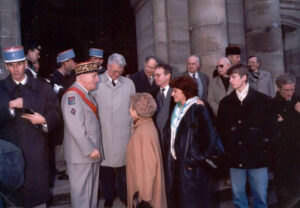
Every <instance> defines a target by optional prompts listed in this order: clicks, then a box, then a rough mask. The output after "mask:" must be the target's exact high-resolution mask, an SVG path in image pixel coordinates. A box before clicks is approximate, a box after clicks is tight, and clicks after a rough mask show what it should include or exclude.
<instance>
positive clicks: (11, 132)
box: [0, 47, 60, 207]
mask: <svg viewBox="0 0 300 208" xmlns="http://www.w3.org/2000/svg"><path fill="white" fill-rule="evenodd" d="M3 57H4V61H5V63H14V62H21V61H25V56H24V50H23V47H12V48H7V49H4V50H3ZM24 73H25V72H24ZM0 88H1V90H0V91H3V92H4V93H5V94H7V95H8V97H9V99H8V100H6V102H7V103H6V105H7V106H9V105H8V102H9V101H11V100H15V99H16V98H23V108H22V109H19V108H16V109H11V114H12V116H13V118H12V119H10V120H7V122H6V123H5V124H4V125H3V126H2V128H1V129H0V138H1V139H4V140H6V141H9V142H11V143H13V144H15V145H16V146H18V147H19V148H21V149H22V152H23V156H24V160H25V182H24V184H23V185H22V186H21V187H19V188H18V189H17V190H15V191H14V192H13V193H11V194H10V195H9V199H10V200H11V201H12V202H13V203H14V205H15V206H17V207H33V206H37V205H41V204H44V203H46V201H47V200H48V196H49V195H48V194H49V182H48V179H49V178H48V174H49V170H48V151H47V143H48V141H47V139H48V133H49V132H51V131H52V130H53V129H54V128H55V127H56V125H57V124H58V123H59V118H60V117H59V112H58V109H59V104H58V99H57V96H56V95H55V93H54V92H53V90H52V89H51V86H50V85H48V84H47V83H45V82H43V81H42V80H40V79H35V78H32V77H29V76H28V75H25V77H24V79H23V80H22V81H20V82H17V81H15V80H13V78H12V76H11V75H9V76H8V77H7V78H6V79H4V80H2V81H0ZM0 99H3V100H4V98H2V97H1V98H0ZM25 109H29V110H31V111H34V112H37V113H39V114H41V115H42V116H43V117H44V118H45V120H46V124H44V125H33V124H32V123H31V122H30V121H29V120H27V119H24V118H22V117H21V116H22V114H23V113H25ZM3 116H4V115H3V114H0V120H3V118H2V117H3Z"/></svg>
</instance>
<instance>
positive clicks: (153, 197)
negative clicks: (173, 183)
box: [126, 93, 167, 208]
mask: <svg viewBox="0 0 300 208" xmlns="http://www.w3.org/2000/svg"><path fill="white" fill-rule="evenodd" d="M155 110H156V103H155V101H154V99H153V98H152V96H151V95H150V94H149V93H136V94H134V95H132V96H131V97H130V115H131V117H132V119H133V122H134V125H133V132H132V135H131V138H130V140H129V143H128V146H127V154H126V162H127V165H126V174H127V200H128V201H127V202H128V208H132V205H133V195H134V193H135V192H137V191H138V192H139V201H142V200H143V201H146V202H148V203H150V204H151V206H152V207H154V208H166V207H167V201H166V193H165V180H164V171H163V164H162V157H161V150H160V146H159V140H158V133H157V130H156V128H155V125H154V123H153V121H152V118H151V117H152V116H153V114H154V112H155Z"/></svg>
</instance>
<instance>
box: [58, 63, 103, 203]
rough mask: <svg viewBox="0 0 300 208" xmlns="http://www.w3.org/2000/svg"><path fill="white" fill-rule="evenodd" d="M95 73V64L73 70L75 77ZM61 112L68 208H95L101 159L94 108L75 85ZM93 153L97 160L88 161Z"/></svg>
mask: <svg viewBox="0 0 300 208" xmlns="http://www.w3.org/2000/svg"><path fill="white" fill-rule="evenodd" d="M97 71H98V69H97V65H96V63H92V62H85V63H82V64H79V65H77V66H76V67H75V73H76V75H80V74H82V73H89V72H97ZM61 108H62V113H63V117H64V122H65V126H64V141H63V150H64V151H63V152H64V157H65V159H66V162H67V170H68V174H69V178H70V187H71V202H72V207H74V208H77V207H78V208H82V207H85V208H94V207H95V208H96V207H97V200H98V197H97V193H98V184H99V167H100V162H101V161H102V160H103V157H104V153H103V150H102V138H101V131H100V122H99V118H98V114H97V112H98V110H97V104H96V102H95V101H94V99H93V97H91V96H90V94H89V92H88V90H87V89H85V88H84V87H83V86H82V85H81V84H80V83H79V82H77V81H76V82H75V83H74V84H73V85H72V86H71V87H70V88H69V89H68V90H67V92H66V93H65V94H64V96H63V98H62V103H61ZM95 149H98V150H99V152H100V155H101V158H99V159H92V158H90V154H91V153H92V151H93V150H95Z"/></svg>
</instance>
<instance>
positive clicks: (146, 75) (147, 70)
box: [130, 56, 159, 98]
mask: <svg viewBox="0 0 300 208" xmlns="http://www.w3.org/2000/svg"><path fill="white" fill-rule="evenodd" d="M158 63H159V60H158V58H157V57H155V56H147V57H146V60H145V67H144V69H143V70H140V71H138V72H136V73H134V74H132V75H130V79H131V80H132V81H133V83H134V86H135V89H136V92H148V93H150V94H151V95H152V97H153V98H155V97H156V94H157V92H158V90H159V87H158V86H157V85H156V84H155V82H154V69H155V67H156V65H157V64H158Z"/></svg>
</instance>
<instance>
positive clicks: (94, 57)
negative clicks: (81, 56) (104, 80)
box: [89, 48, 106, 74]
mask: <svg viewBox="0 0 300 208" xmlns="http://www.w3.org/2000/svg"><path fill="white" fill-rule="evenodd" d="M89 55H90V61H92V62H96V63H97V66H98V69H99V72H98V73H99V74H103V73H104V72H105V71H106V69H105V68H104V67H103V66H102V64H103V62H104V61H103V50H102V49H99V48H90V50H89Z"/></svg>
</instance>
